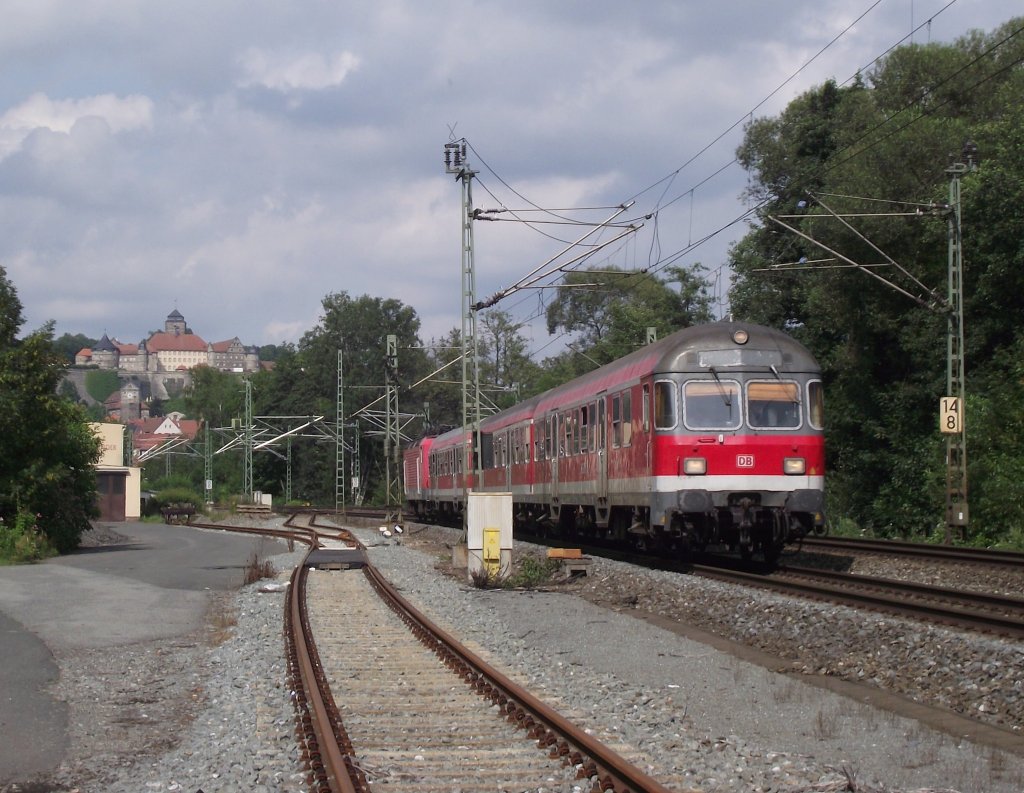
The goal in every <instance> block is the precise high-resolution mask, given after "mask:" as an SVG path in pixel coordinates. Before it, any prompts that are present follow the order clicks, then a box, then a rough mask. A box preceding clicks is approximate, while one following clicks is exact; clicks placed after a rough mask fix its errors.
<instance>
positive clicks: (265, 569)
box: [242, 553, 277, 586]
mask: <svg viewBox="0 0 1024 793" xmlns="http://www.w3.org/2000/svg"><path fill="white" fill-rule="evenodd" d="M276 576H277V570H275V569H274V565H273V563H272V562H271V561H270V560H269V559H262V558H261V557H260V555H259V554H258V553H253V554H252V556H250V557H249V561H248V562H246V565H245V568H244V569H243V571H242V586H248V585H249V584H255V583H256V582H257V581H262V580H264V579H266V578H275V577H276Z"/></svg>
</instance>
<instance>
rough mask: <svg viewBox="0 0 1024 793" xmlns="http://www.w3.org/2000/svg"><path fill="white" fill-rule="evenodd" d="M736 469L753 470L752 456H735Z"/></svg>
mask: <svg viewBox="0 0 1024 793" xmlns="http://www.w3.org/2000/svg"><path fill="white" fill-rule="evenodd" d="M736 467H737V468H753V467H754V455H752V454H737V455H736Z"/></svg>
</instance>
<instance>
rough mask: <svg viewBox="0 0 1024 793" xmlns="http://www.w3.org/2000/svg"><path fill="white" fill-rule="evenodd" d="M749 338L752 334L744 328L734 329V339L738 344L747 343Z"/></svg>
mask: <svg viewBox="0 0 1024 793" xmlns="http://www.w3.org/2000/svg"><path fill="white" fill-rule="evenodd" d="M749 339H750V335H749V334H748V333H747V332H746V331H745V330H743V328H739V329H738V330H735V331H733V334H732V340H733V341H734V342H736V343H737V344H746V343H747V341H748V340H749Z"/></svg>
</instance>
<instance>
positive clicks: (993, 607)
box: [585, 538, 1024, 639]
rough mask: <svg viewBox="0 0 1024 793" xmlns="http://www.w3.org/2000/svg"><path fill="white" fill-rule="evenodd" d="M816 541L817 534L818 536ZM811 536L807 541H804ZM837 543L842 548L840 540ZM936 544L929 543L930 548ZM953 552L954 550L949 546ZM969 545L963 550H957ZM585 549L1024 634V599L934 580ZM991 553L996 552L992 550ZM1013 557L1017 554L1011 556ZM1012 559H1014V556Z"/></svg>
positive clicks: (876, 547) (914, 549)
mask: <svg viewBox="0 0 1024 793" xmlns="http://www.w3.org/2000/svg"><path fill="white" fill-rule="evenodd" d="M815 542H816V543H817V542H818V539H817V538H816V539H815ZM806 544H807V541H806V540H805V545H806ZM903 545H906V546H909V548H908V549H907V553H913V554H914V555H916V556H922V555H923V552H920V553H919V552H918V551H919V550H920V549H921V546H919V545H917V544H915V543H905V544H903ZM836 547H844V546H842V545H840V546H836ZM867 547H871V548H872V549H873V552H875V553H887V552H888V551H887V550H886V549H887V548H888V547H889V543H888V542H887V541H886V542H882V543H878V542H874V543H869V544H868V546H867ZM932 547H934V546H926V548H932ZM945 550H947V551H952V550H954V549H945ZM955 550H961V551H962V550H965V549H955ZM966 550H967V551H968V554H967V558H970V559H971V560H972V561H975V562H978V563H980V564H992V562H989V561H987V560H986V554H985V553H984V552H982V553H978V554H974V555H972V554H971V553H970V551H972V550H974V549H966ZM585 552H587V553H593V554H601V555H607V556H609V557H610V558H614V559H618V560H620V561H624V562H629V563H632V564H641V565H652V566H656V567H658V568H659V569H664V570H670V571H674V572H680V573H690V574H694V575H700V576H702V577H705V578H712V579H716V580H720V581H726V582H730V583H739V584H743V585H746V586H754V587H758V588H761V589H769V590H773V591H778V592H783V593H786V594H791V595H796V596H799V597H809V598H813V599H815V600H821V601H828V602H833V603H840V604H843V605H849V606H853V607H855V608H869V609H873V610H876V611H884V612H886V613H890V614H896V615H899V616H903V617H909V618H912V619H918V620H924V621H928V622H933V623H938V624H942V625H947V626H950V627H956V628H960V629H964V630H971V631H980V632H985V633H991V634H995V635H999V636H1007V637H1011V638H1018V639H1019V638H1024V598H1019V597H1014V596H1007V595H998V594H991V593H985V592H978V591H972V590H965V589H952V588H949V587H942V586H934V585H930V584H924V583H917V582H909V581H901V580H896V579H891V578H878V577H871V576H865V575H860V574H851V573H844V572H840V571H834V570H822V569H818V568H809V567H796V566H789V565H780V567H779V568H778V570H777V571H776V572H774V573H771V574H766V573H765V572H763V571H759V572H753V571H751V569H750V568H749V567H747V566H742V565H740V566H738V563H737V561H736V560H734V559H731V558H726V559H723V560H722V561H721V563H716V564H689V563H686V562H682V561H679V560H673V559H664V558H661V557H651V556H650V555H648V554H638V553H636V552H633V551H620V550H615V549H608V548H606V547H604V546H589V545H587V546H585ZM988 553H989V554H991V553H993V552H988ZM1005 556H1006V555H1004V554H997V557H996V558H997V559H999V561H998V562H996V564H1004V563H1005V562H1004V557H1005ZM1008 556H1009V558H1010V559H1011V560H1012V558H1013V556H1014V555H1013V554H1009V555H1008ZM926 558H929V559H933V560H936V559H937V560H941V561H944V562H945V561H951V560H954V559H959V558H960V557H958V556H954V555H950V554H943V553H942V552H941V551H940V552H939V554H937V555H933V556H928V557H926ZM1010 564H1013V562H1012V561H1011V562H1010Z"/></svg>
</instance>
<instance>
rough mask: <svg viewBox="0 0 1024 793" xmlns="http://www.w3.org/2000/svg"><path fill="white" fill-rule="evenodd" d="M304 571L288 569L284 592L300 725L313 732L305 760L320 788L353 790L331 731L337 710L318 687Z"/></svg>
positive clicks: (333, 792) (303, 567)
mask: <svg viewBox="0 0 1024 793" xmlns="http://www.w3.org/2000/svg"><path fill="white" fill-rule="evenodd" d="M308 571H309V568H308V567H306V565H305V564H300V565H299V566H297V567H296V568H295V569H294V570H293V571H292V577H291V586H290V587H289V592H288V616H289V628H290V630H289V635H290V641H291V645H290V646H291V648H292V649H294V653H295V662H296V666H297V669H296V671H297V674H298V677H299V680H300V681H301V683H302V691H303V694H304V705H305V706H306V707H307V708H308V709H309V711H310V723H309V724H308V725H303V727H307V726H308V727H309V728H311V729H312V730H313V732H314V733H315V743H314V744H313V745H312V748H311V751H310V752H309V757H308V761H309V763H310V767H311V769H312V771H313V775H314V777H315V779H316V781H317V782H318V786H319V788H320V789H325V788H326V790H329V791H331V793H356V788H355V785H354V784H353V782H352V777H351V774H352V769H351V767H350V765H349V763H348V761H347V759H346V755H345V754H344V753H343V752H342V749H341V745H340V743H341V742H340V741H339V740H338V736H337V735H336V731H335V720H334V719H333V718H332V715H331V712H332V710H334V711H335V712H336V710H337V709H336V708H334V707H333V703H332V702H329V701H328V700H327V698H326V696H325V694H324V691H322V690H321V688H322V679H321V677H320V675H319V674H318V667H319V660H318V659H317V656H316V648H315V646H314V645H313V639H312V633H311V631H310V629H309V621H308V619H307V617H306V611H305V600H306V579H307V574H308ZM328 696H329V694H328Z"/></svg>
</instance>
